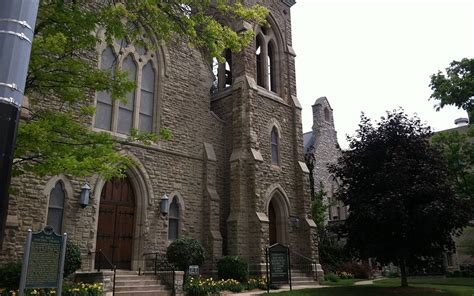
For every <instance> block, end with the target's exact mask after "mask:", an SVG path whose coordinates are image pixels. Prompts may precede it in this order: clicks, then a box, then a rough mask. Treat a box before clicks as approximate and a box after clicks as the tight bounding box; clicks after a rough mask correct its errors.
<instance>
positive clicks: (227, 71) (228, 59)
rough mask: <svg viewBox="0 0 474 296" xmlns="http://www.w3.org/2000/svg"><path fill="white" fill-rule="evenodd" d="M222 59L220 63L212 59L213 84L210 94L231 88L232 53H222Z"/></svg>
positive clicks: (229, 51) (227, 51)
mask: <svg viewBox="0 0 474 296" xmlns="http://www.w3.org/2000/svg"><path fill="white" fill-rule="evenodd" d="M224 59H225V60H224V62H222V63H220V62H219V60H218V59H217V58H216V57H214V58H213V59H212V73H213V74H214V82H213V83H212V88H211V93H217V92H219V91H222V90H224V89H227V88H229V87H231V86H232V79H233V78H232V51H231V50H230V49H226V50H225V51H224Z"/></svg>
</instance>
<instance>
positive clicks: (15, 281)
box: [0, 261, 21, 291]
mask: <svg viewBox="0 0 474 296" xmlns="http://www.w3.org/2000/svg"><path fill="white" fill-rule="evenodd" d="M20 277H21V262H20V261H17V262H8V263H6V264H5V265H2V266H0V288H6V289H7V290H8V291H9V290H18V287H19V286H20Z"/></svg>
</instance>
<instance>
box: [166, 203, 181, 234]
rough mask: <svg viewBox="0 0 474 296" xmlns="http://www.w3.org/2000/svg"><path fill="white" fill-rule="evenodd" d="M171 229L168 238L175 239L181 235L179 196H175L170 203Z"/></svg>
mask: <svg viewBox="0 0 474 296" xmlns="http://www.w3.org/2000/svg"><path fill="white" fill-rule="evenodd" d="M168 219H169V229H168V239H169V240H175V239H177V238H178V237H179V203H178V197H177V196H175V197H174V198H173V201H172V202H171V204H170V209H169V217H168Z"/></svg>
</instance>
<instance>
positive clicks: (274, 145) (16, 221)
mask: <svg viewBox="0 0 474 296" xmlns="http://www.w3.org/2000/svg"><path fill="white" fill-rule="evenodd" d="M245 2H251V3H254V2H258V3H260V4H262V5H264V6H266V7H268V9H269V10H270V14H269V16H268V23H269V25H268V26H266V27H259V26H255V25H252V24H248V23H242V22H241V23H240V24H236V27H235V29H236V30H244V29H251V30H254V31H255V33H256V38H255V40H254V41H253V42H252V43H251V44H250V45H249V46H248V47H247V48H245V49H244V50H242V51H241V52H230V51H228V52H227V53H226V62H225V63H222V64H218V63H217V62H214V63H213V62H212V61H207V59H206V58H205V57H204V56H203V55H201V53H200V52H199V51H198V50H195V49H190V48H189V47H187V46H186V45H185V44H181V45H172V46H171V45H170V46H165V45H163V46H161V47H160V48H159V49H158V50H156V51H153V52H152V51H147V50H145V49H143V48H140V47H138V46H137V47H136V46H134V45H133V44H126V43H123V42H122V43H120V42H116V44H113V45H106V44H105V43H104V44H99V45H98V46H97V55H96V56H97V60H98V67H101V68H104V69H105V68H108V67H110V66H111V63H113V61H114V60H117V61H118V63H119V66H120V67H122V68H123V69H125V70H127V71H128V72H129V75H130V79H132V80H135V81H136V82H137V90H136V91H135V92H134V93H130V94H129V95H128V103H127V104H122V103H120V102H118V101H112V100H111V98H110V95H109V94H107V93H97V94H96V95H95V96H94V98H91V100H92V99H93V100H94V102H95V105H96V111H97V112H96V115H95V116H94V117H93V118H91V119H90V125H91V128H92V129H93V130H95V131H107V132H110V133H111V134H113V135H114V136H116V137H117V138H118V139H121V138H125V137H127V134H128V133H129V131H130V129H131V128H137V129H140V130H144V131H150V132H156V133H158V131H159V129H160V128H162V127H166V128H169V129H170V130H171V131H172V133H173V137H172V139H171V140H168V141H162V142H158V143H156V144H152V145H151V146H144V145H141V144H133V145H124V146H122V149H121V151H120V153H123V154H126V155H128V156H129V157H130V158H132V159H133V160H134V161H135V163H136V166H133V167H129V168H128V170H127V171H126V172H125V174H126V177H125V178H120V179H119V178H114V179H112V180H105V179H103V178H102V177H100V176H91V177H88V178H74V177H71V176H66V175H58V176H49V177H45V178H37V177H34V176H31V175H23V176H21V177H19V178H16V179H13V180H12V187H13V188H14V189H15V191H14V193H12V194H11V198H10V199H11V200H10V204H9V212H8V217H7V228H6V236H5V241H4V243H3V246H2V250H1V255H0V261H1V262H5V261H8V260H12V259H14V258H17V259H21V258H22V255H23V248H24V243H25V237H26V233H27V230H28V229H32V230H33V231H38V230H40V229H42V228H43V227H44V226H45V225H51V226H53V227H54V229H55V231H56V232H57V233H64V232H66V233H67V234H68V238H69V240H71V241H74V242H75V243H77V244H79V246H80V248H81V253H82V255H83V267H82V269H83V270H84V271H88V270H92V269H94V268H95V267H97V262H95V261H94V258H93V256H92V255H88V253H89V252H96V251H97V250H99V249H100V250H102V251H103V252H104V253H105V254H106V255H107V256H108V257H109V258H112V260H113V261H114V263H115V264H117V266H118V268H120V269H128V270H138V269H140V268H142V269H143V268H144V266H143V258H144V254H146V253H148V252H165V251H166V248H167V246H168V245H169V244H170V242H171V241H173V240H174V239H176V238H178V237H191V238H195V239H198V240H199V241H200V242H202V244H203V246H204V247H205V249H206V253H207V263H206V264H207V266H208V268H209V269H211V270H215V267H216V262H217V260H218V259H219V258H221V257H222V256H224V255H240V256H243V257H244V258H246V259H247V260H248V262H249V266H250V270H251V272H254V273H260V272H262V271H264V270H265V249H266V247H267V246H269V245H271V244H274V243H277V242H278V243H282V244H285V245H289V246H290V248H291V250H292V251H294V252H295V253H297V254H300V255H301V256H302V258H303V257H305V258H311V259H312V260H313V263H318V253H317V240H316V229H315V227H316V226H315V224H314V222H313V220H312V219H311V213H310V194H309V171H308V169H307V166H306V165H305V162H304V149H303V132H302V124H301V105H300V104H299V102H298V99H297V95H296V78H295V52H294V50H293V48H292V40H291V13H290V8H291V6H292V5H293V4H295V1H291V0H259V1H245ZM331 122H332V118H330V121H329V122H326V121H324V120H322V121H321V124H323V125H328V124H329V125H330V124H331ZM86 184H88V185H89V186H90V188H91V199H90V201H89V203H88V204H87V205H81V204H80V195H81V190H82V189H81V188H82V187H83V186H84V185H86ZM164 195H166V196H168V197H169V210H168V211H161V210H160V205H161V199H162V198H163V196H164ZM166 212H168V213H166ZM313 265H315V264H313ZM314 268H315V266H314ZM313 271H314V269H313Z"/></svg>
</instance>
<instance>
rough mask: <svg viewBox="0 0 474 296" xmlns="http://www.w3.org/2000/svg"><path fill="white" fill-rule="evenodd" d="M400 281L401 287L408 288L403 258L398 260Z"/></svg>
mask: <svg viewBox="0 0 474 296" xmlns="http://www.w3.org/2000/svg"><path fill="white" fill-rule="evenodd" d="M400 280H401V285H402V287H408V279H407V265H406V261H405V258H403V259H401V260H400Z"/></svg>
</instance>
